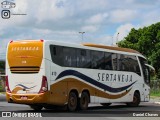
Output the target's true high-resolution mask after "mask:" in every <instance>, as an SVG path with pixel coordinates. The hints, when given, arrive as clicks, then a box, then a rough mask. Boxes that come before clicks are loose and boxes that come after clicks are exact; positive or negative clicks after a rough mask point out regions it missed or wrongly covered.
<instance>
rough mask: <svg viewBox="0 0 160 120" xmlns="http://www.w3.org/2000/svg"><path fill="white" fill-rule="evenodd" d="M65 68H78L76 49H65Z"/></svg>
mask: <svg viewBox="0 0 160 120" xmlns="http://www.w3.org/2000/svg"><path fill="white" fill-rule="evenodd" d="M63 56H64V66H65V67H76V66H77V62H76V58H77V57H76V49H75V48H70V47H63Z"/></svg>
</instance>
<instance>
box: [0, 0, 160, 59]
mask: <svg viewBox="0 0 160 120" xmlns="http://www.w3.org/2000/svg"><path fill="white" fill-rule="evenodd" d="M3 1H4V0H0V2H3ZM8 1H11V2H14V3H15V4H16V7H15V8H10V9H9V10H10V14H11V16H10V18H9V19H3V18H2V17H0V59H5V54H6V47H7V43H8V42H9V41H11V40H22V39H44V40H56V41H65V42H72V43H78V44H81V43H96V44H104V45H115V43H116V42H117V41H120V40H123V39H124V37H126V36H127V35H128V33H129V31H130V30H131V29H132V28H135V29H138V28H143V27H144V26H149V25H151V24H154V23H156V22H159V21H160V14H159V11H160V7H159V6H160V0H8ZM2 10H5V9H4V8H2V6H1V7H0V11H1V13H2ZM13 14H14V15H13ZM15 14H25V15H15ZM1 16H2V14H1ZM79 32H85V33H84V34H83V39H82V34H81V33H79Z"/></svg>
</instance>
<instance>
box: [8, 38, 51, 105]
mask: <svg viewBox="0 0 160 120" xmlns="http://www.w3.org/2000/svg"><path fill="white" fill-rule="evenodd" d="M43 50H44V41H43V40H21V41H11V42H10V43H9V44H8V47H7V55H6V99H7V101H8V102H11V103H18V104H29V105H30V104H42V103H46V102H47V97H48V92H47V90H48V86H47V77H46V76H44V75H45V70H44V67H45V65H44V59H43V58H44V57H43V56H44V51H43Z"/></svg>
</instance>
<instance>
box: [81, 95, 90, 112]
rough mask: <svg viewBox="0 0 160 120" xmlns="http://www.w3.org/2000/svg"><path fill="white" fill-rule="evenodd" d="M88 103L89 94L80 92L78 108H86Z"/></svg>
mask: <svg viewBox="0 0 160 120" xmlns="http://www.w3.org/2000/svg"><path fill="white" fill-rule="evenodd" d="M88 103H89V95H88V93H87V92H82V95H81V98H80V100H79V108H80V109H81V110H87V108H88Z"/></svg>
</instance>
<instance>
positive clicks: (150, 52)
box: [118, 22, 160, 78]
mask: <svg viewBox="0 0 160 120" xmlns="http://www.w3.org/2000/svg"><path fill="white" fill-rule="evenodd" d="M118 46H119V47H125V48H131V49H135V50H137V51H139V52H140V53H142V54H143V55H144V56H146V57H147V59H148V61H149V62H150V63H151V64H152V65H153V66H154V68H155V70H156V75H157V77H158V78H160V22H158V23H156V24H152V25H150V26H148V27H144V28H140V29H138V30H136V29H135V28H132V29H131V31H130V33H129V34H128V36H127V37H125V38H124V40H122V41H120V42H118Z"/></svg>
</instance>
